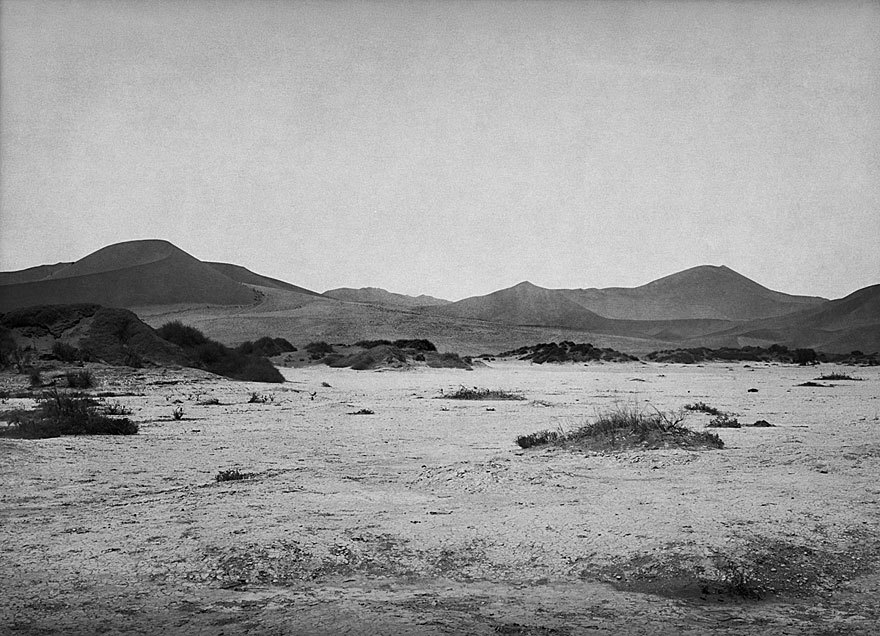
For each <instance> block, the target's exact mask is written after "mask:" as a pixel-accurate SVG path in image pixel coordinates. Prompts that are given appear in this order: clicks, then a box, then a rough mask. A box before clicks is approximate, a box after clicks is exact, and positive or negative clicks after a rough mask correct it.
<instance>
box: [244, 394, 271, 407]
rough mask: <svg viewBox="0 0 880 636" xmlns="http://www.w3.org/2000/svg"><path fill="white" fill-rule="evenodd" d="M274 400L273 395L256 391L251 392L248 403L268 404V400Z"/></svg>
mask: <svg viewBox="0 0 880 636" xmlns="http://www.w3.org/2000/svg"><path fill="white" fill-rule="evenodd" d="M271 401H272V396H271V395H262V394H260V393H257V392H256V391H254V392H253V393H251V396H250V397H249V398H248V404H266V403H267V402H271Z"/></svg>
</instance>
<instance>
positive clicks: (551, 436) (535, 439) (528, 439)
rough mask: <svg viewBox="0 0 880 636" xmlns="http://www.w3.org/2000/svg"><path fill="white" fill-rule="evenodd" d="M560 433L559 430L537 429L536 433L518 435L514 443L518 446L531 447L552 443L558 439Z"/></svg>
mask: <svg viewBox="0 0 880 636" xmlns="http://www.w3.org/2000/svg"><path fill="white" fill-rule="evenodd" d="M562 435H563V433H562V432H561V431H538V432H537V433H530V434H528V435H520V436H519V437H517V438H516V443H517V444H518V445H519V447H520V448H531V447H532V446H542V445H545V444H552V443H553V442H555V441H557V440H559V438H560V437H561V436H562Z"/></svg>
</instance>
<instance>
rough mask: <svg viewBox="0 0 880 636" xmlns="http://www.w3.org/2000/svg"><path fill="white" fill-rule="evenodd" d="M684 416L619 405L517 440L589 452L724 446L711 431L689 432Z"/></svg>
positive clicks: (521, 444)
mask: <svg viewBox="0 0 880 636" xmlns="http://www.w3.org/2000/svg"><path fill="white" fill-rule="evenodd" d="M683 419H684V414H683V412H679V413H662V412H660V411H656V412H655V413H646V412H644V411H642V410H640V409H638V408H636V407H622V406H621V407H618V408H616V409H615V410H611V411H608V412H606V413H603V414H601V415H599V416H598V417H597V418H596V420H595V421H594V422H592V423H589V424H587V425H585V426H582V427H580V428H579V429H577V430H575V431H572V432H570V433H562V432H559V433H556V432H553V431H541V432H538V433H533V434H532V435H523V436H520V437H518V438H517V439H516V443H517V444H519V445H520V446H521V447H522V448H529V447H530V446H541V445H546V444H553V445H557V446H565V447H573V448H578V449H582V450H590V451H605V450H613V451H617V450H621V449H627V448H646V449H657V448H661V447H664V448H668V447H674V448H707V449H708V448H723V447H724V442H723V441H722V440H721V438H720V437H718V436H717V435H715V434H714V433H708V432H705V431H692V430H690V429H688V428H686V427H684V426H682V425H681V422H682V420H683ZM523 444H527V445H526V446H523Z"/></svg>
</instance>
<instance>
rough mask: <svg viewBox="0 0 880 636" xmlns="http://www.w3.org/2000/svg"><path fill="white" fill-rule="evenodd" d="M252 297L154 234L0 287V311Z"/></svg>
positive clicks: (240, 301)
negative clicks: (36, 277) (35, 277)
mask: <svg viewBox="0 0 880 636" xmlns="http://www.w3.org/2000/svg"><path fill="white" fill-rule="evenodd" d="M254 300H255V292H254V290H252V289H250V288H248V287H246V286H245V285H243V284H241V283H239V282H236V281H234V280H232V279H230V278H229V277H227V276H224V275H223V274H222V273H220V272H218V271H217V270H216V269H214V268H212V267H211V266H209V265H207V264H205V263H203V262H201V261H199V260H198V259H196V258H194V257H193V256H190V255H189V254H187V253H186V252H184V251H183V250H180V249H179V248H177V247H175V246H174V245H172V244H171V243H168V242H167V241H158V240H147V241H130V242H126V243H117V244H115V245H110V246H108V247H105V248H103V249H100V250H98V251H97V252H94V253H92V254H89V255H88V256H86V257H84V258H82V259H80V260H78V261H76V262H74V263H71V264H69V265H66V266H64V267H60V268H56V269H53V270H52V271H51V272H50V274H49V276H48V277H47V278H44V279H42V280H37V281H33V282H22V283H15V284H11V285H3V286H2V287H0V311H8V310H10V309H13V308H18V307H27V306H32V305H49V304H73V303H97V304H101V305H105V306H110V307H137V306H144V305H166V304H175V303H209V304H218V305H246V304H250V303H253V302H254Z"/></svg>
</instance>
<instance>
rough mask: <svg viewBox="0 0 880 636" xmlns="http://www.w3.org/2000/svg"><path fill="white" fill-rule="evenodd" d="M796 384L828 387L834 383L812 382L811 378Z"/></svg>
mask: <svg viewBox="0 0 880 636" xmlns="http://www.w3.org/2000/svg"><path fill="white" fill-rule="evenodd" d="M797 386H812V387H818V388H821V389H829V388H831V387H833V386H834V385H833V384H822V383H821V382H813V381H812V380H807V381H806V382H801V383H800V384H798V385H797Z"/></svg>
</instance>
